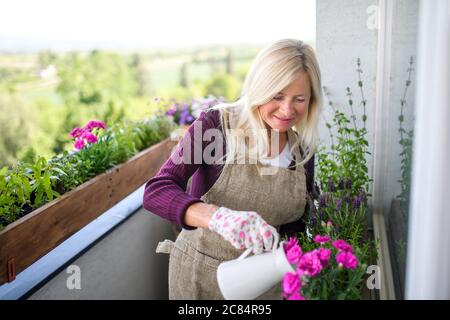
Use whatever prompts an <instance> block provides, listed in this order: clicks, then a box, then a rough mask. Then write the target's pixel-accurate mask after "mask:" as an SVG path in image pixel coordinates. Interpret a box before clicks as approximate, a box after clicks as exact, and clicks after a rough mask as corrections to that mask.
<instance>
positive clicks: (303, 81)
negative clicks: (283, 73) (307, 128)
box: [259, 72, 311, 132]
mask: <svg viewBox="0 0 450 320" xmlns="http://www.w3.org/2000/svg"><path fill="white" fill-rule="evenodd" d="M310 99H311V83H310V81H309V76H308V74H307V73H306V72H300V73H299V75H298V76H297V78H296V79H295V80H294V81H293V82H291V84H289V85H288V86H287V87H286V88H284V89H283V90H281V91H280V92H279V93H277V94H276V95H275V97H273V99H272V100H270V101H269V102H267V103H266V104H263V105H262V106H260V107H259V113H260V115H261V118H262V119H263V121H264V123H265V125H266V127H267V128H268V129H275V130H278V131H280V132H286V131H287V130H288V129H289V128H291V127H292V126H294V125H296V124H298V123H299V122H300V121H301V120H302V118H303V116H304V115H305V113H306V112H307V111H308V107H309V102H310Z"/></svg>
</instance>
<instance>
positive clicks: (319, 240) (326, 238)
mask: <svg viewBox="0 0 450 320" xmlns="http://www.w3.org/2000/svg"><path fill="white" fill-rule="evenodd" d="M330 240H331V238H330V236H321V235H320V234H318V235H316V236H315V237H314V242H316V243H320V244H324V243H325V242H328V241H330Z"/></svg>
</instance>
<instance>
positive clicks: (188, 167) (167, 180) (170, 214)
mask: <svg viewBox="0 0 450 320" xmlns="http://www.w3.org/2000/svg"><path fill="white" fill-rule="evenodd" d="M195 121H200V122H201V125H202V133H203V132H205V131H206V130H208V129H213V128H217V129H219V130H220V131H221V132H222V134H223V130H222V126H221V123H220V118H219V111H217V110H212V111H208V112H202V113H201V114H200V117H199V118H198V119H197V120H195ZM193 135H194V126H193V125H191V126H190V127H189V129H188V131H187V133H186V134H185V135H184V137H183V139H182V141H181V144H183V142H185V140H186V139H189V140H190V142H189V143H190V146H191V153H190V155H191V160H192V161H190V163H191V164H185V163H181V164H175V163H174V162H177V161H173V160H172V157H173V155H174V154H177V153H178V154H182V152H181V150H180V148H177V149H176V151H175V152H174V153H173V154H172V156H171V157H170V158H169V159H167V161H166V162H165V163H164V164H163V165H162V167H161V169H160V170H159V172H158V173H157V174H156V175H155V176H154V177H153V178H151V179H150V180H149V181H148V182H147V183H146V185H145V191H144V199H143V207H144V208H145V209H146V210H148V211H151V212H152V213H154V214H157V215H158V216H160V217H162V218H164V219H167V220H169V221H171V222H172V223H175V224H177V225H178V226H181V227H183V228H185V229H188V230H193V229H196V228H195V227H191V226H188V225H186V224H185V223H184V214H185V213H186V210H187V208H188V207H189V206H190V205H191V204H193V203H196V202H202V200H200V198H201V196H202V195H204V194H205V193H206V192H207V191H208V190H209V189H210V188H211V187H212V186H213V184H214V183H215V182H216V180H217V178H218V177H219V175H220V173H221V172H222V169H223V164H206V163H201V164H195V162H194V148H201V149H202V150H204V149H205V148H206V147H207V146H208V145H209V144H210V143H213V142H214V139H212V141H201V142H200V141H194V139H193ZM189 140H188V141H189ZM202 140H203V139H202ZM183 145H186V144H183ZM222 145H223V151H224V154H225V145H224V144H222ZM197 150H198V149H197ZM304 167H305V171H306V184H307V189H308V192H312V190H313V186H314V157H312V158H311V159H310V160H309V161H308V162H307V163H306V164H305V166H304ZM191 176H192V181H191V182H192V183H191V186H190V189H189V190H186V187H187V184H188V181H189V178H191ZM285 227H286V228H285V229H286V230H285V232H286V233H287V232H289V233H291V232H296V231H299V230H301V229H302V223H301V222H300V221H298V222H294V223H290V224H288V225H285Z"/></svg>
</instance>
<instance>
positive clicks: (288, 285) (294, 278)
mask: <svg viewBox="0 0 450 320" xmlns="http://www.w3.org/2000/svg"><path fill="white" fill-rule="evenodd" d="M282 285H283V293H284V295H285V297H287V296H289V295H291V294H294V293H296V292H298V291H299V290H300V278H299V276H298V274H297V273H294V272H287V273H286V274H285V275H284V278H283V284H282Z"/></svg>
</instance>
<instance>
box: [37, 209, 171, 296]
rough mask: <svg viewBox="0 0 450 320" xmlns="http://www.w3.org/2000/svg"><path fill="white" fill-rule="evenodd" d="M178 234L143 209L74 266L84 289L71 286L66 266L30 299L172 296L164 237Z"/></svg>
mask: <svg viewBox="0 0 450 320" xmlns="http://www.w3.org/2000/svg"><path fill="white" fill-rule="evenodd" d="M166 238H167V239H169V238H173V232H172V227H171V224H170V223H168V222H167V221H165V220H163V219H161V218H160V217H158V216H156V215H153V214H151V213H149V212H148V211H146V210H145V209H140V210H139V211H138V212H136V213H135V214H133V215H132V216H131V217H130V218H128V219H127V220H126V221H125V222H124V223H122V224H121V225H120V226H118V227H117V228H116V229H114V230H113V231H112V232H111V233H110V234H108V235H107V236H106V237H105V238H103V239H102V240H100V241H99V242H98V243H97V244H95V245H94V246H93V247H92V248H90V249H89V250H88V251H87V252H86V253H84V254H83V255H82V256H80V257H79V258H78V259H76V260H75V261H74V262H72V263H71V265H77V266H79V267H80V271H81V283H80V284H81V289H79V290H78V289H72V290H69V289H68V288H67V285H66V282H67V279H68V277H69V276H70V274H68V273H67V269H65V270H63V271H62V272H61V273H60V274H58V275H56V276H55V277H54V278H53V279H51V280H50V281H49V282H48V283H47V284H45V285H44V286H43V287H42V288H40V289H39V290H38V291H36V292H35V293H34V294H33V295H32V296H30V297H29V299H32V300H39V299H67V300H70V299H167V297H168V292H167V266H168V261H169V260H168V255H165V254H156V253H155V249H156V246H157V244H158V242H159V241H161V240H163V239H166Z"/></svg>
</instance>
